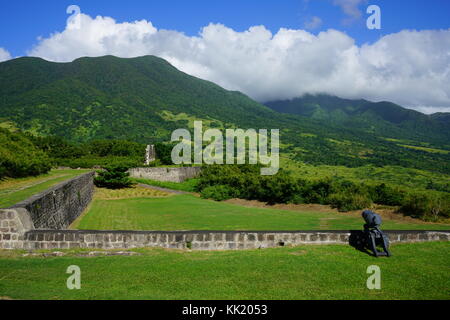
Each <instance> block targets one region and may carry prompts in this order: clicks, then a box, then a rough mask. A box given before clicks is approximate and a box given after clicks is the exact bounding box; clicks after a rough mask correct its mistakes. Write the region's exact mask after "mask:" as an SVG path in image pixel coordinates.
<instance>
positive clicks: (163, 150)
mask: <svg viewBox="0 0 450 320" xmlns="http://www.w3.org/2000/svg"><path fill="white" fill-rule="evenodd" d="M175 144H176V143H160V142H159V143H156V144H155V152H156V159H157V160H159V163H160V164H162V165H172V164H173V162H172V149H173V147H174V146H175Z"/></svg>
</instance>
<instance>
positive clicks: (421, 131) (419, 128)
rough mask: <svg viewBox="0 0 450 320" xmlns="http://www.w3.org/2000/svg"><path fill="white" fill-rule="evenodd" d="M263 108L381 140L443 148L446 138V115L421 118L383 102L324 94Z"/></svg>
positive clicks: (449, 133)
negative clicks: (431, 144)
mask: <svg viewBox="0 0 450 320" xmlns="http://www.w3.org/2000/svg"><path fill="white" fill-rule="evenodd" d="M265 105H267V106H268V107H270V108H271V109H273V110H275V111H278V112H282V113H288V114H298V115H303V116H306V117H309V118H312V119H318V120H325V121H327V122H328V123H334V124H338V125H344V126H350V127H352V128H358V129H361V130H363V131H366V132H368V133H372V134H376V135H381V136H384V137H390V138H396V139H399V138H400V139H414V140H417V141H422V140H426V141H434V142H435V143H437V144H447V145H448V141H449V139H450V113H436V114H433V115H425V114H422V113H420V112H417V111H414V110H410V109H405V108H402V107H401V106H399V105H396V104H394V103H391V102H386V101H382V102H370V101H367V100H363V99H360V100H350V99H342V98H338V97H335V96H330V95H325V94H318V95H310V94H306V95H304V96H302V97H299V98H295V99H292V100H279V101H272V102H267V103H265Z"/></svg>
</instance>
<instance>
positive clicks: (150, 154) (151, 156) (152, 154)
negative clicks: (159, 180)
mask: <svg viewBox="0 0 450 320" xmlns="http://www.w3.org/2000/svg"><path fill="white" fill-rule="evenodd" d="M155 160H156V151H155V146H154V145H153V144H152V145H148V146H147V148H146V149H145V165H146V166H148V165H149V164H150V162H153V161H155Z"/></svg>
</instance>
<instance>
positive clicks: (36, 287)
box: [0, 242, 450, 300]
mask: <svg viewBox="0 0 450 320" xmlns="http://www.w3.org/2000/svg"><path fill="white" fill-rule="evenodd" d="M133 251H136V252H139V253H141V255H140V256H106V257H80V256H77V254H80V250H78V251H71V252H72V253H68V254H67V255H66V256H64V257H22V256H21V255H20V253H19V252H17V251H16V252H11V251H8V252H6V251H0V296H4V297H5V296H6V297H11V298H13V299H207V300H209V299H213V300H215V299H267V300H270V299H449V298H450V292H449V288H450V277H449V276H448V275H449V272H450V268H449V266H450V264H449V262H450V250H449V246H448V243H446V242H429V243H416V244H397V245H394V246H392V252H393V255H394V256H393V257H391V258H378V259H377V258H374V257H371V256H368V255H366V254H364V253H361V252H359V251H357V250H355V249H354V248H352V247H350V246H345V245H321V246H317V245H305V246H300V247H284V248H272V249H263V250H245V251H214V252H206V251H180V250H164V249H159V248H154V249H135V250H133ZM66 252H70V251H66ZM70 265H77V266H79V267H80V268H81V289H80V290H68V289H67V288H66V280H67V277H68V276H69V275H68V274H66V269H67V267H68V266H70ZM370 265H377V266H379V267H380V269H381V290H369V289H367V287H366V281H367V278H368V277H369V275H368V274H367V273H366V271H367V267H368V266H370Z"/></svg>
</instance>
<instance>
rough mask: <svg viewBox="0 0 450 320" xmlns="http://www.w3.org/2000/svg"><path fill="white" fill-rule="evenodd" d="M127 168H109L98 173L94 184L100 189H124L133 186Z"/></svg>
mask: <svg viewBox="0 0 450 320" xmlns="http://www.w3.org/2000/svg"><path fill="white" fill-rule="evenodd" d="M127 170H128V168H127V167H122V166H108V167H106V168H105V170H103V171H99V172H98V176H97V177H95V178H94V183H95V185H96V186H97V187H99V188H108V189H122V188H128V187H131V186H132V185H133V183H132V181H131V180H130V178H129V174H128V172H127Z"/></svg>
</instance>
